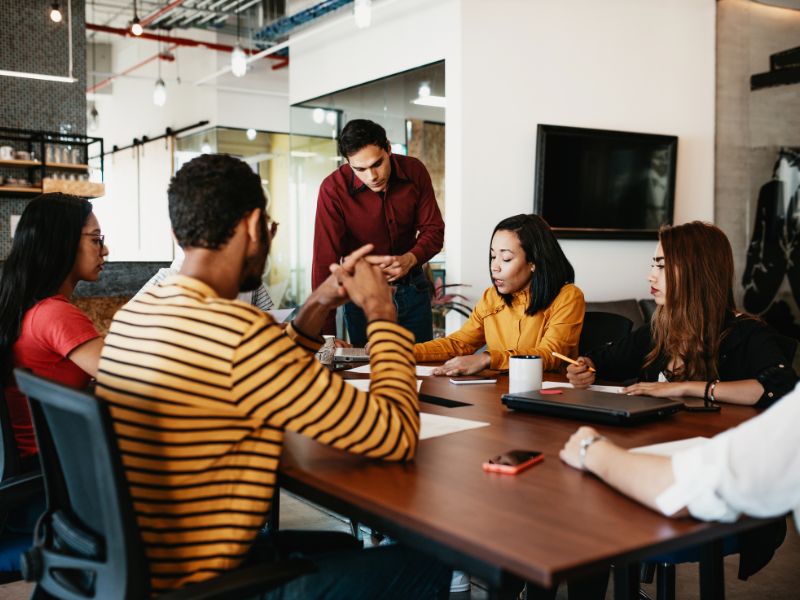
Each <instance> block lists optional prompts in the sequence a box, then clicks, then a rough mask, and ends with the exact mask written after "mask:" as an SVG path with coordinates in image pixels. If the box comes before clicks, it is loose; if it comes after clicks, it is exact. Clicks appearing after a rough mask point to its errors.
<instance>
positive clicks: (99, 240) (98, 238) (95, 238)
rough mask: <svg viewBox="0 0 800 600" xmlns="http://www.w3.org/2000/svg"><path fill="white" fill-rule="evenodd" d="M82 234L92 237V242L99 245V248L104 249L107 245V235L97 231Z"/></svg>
mask: <svg viewBox="0 0 800 600" xmlns="http://www.w3.org/2000/svg"><path fill="white" fill-rule="evenodd" d="M81 235H88V236H89V237H90V238H92V243H93V244H94V245H95V246H97V249H98V250H102V249H103V246H105V245H106V236H104V235H97V234H96V233H83V234H81Z"/></svg>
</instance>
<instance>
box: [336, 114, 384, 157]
mask: <svg viewBox="0 0 800 600" xmlns="http://www.w3.org/2000/svg"><path fill="white" fill-rule="evenodd" d="M370 145H372V146H377V147H378V148H383V149H384V150H386V151H387V152H389V151H390V150H391V148H392V146H391V145H390V144H389V140H388V138H387V137H386V130H385V129H384V128H383V127H381V126H380V125H378V124H377V123H375V122H374V121H370V120H368V119H353V120H352V121H349V122H348V123H347V125H345V126H344V129H342V133H341V134H339V154H341V155H342V156H344V157H345V158H347V157H348V156H352V155H353V154H355V153H356V152H358V151H359V150H361V149H362V148H364V147H366V146H370Z"/></svg>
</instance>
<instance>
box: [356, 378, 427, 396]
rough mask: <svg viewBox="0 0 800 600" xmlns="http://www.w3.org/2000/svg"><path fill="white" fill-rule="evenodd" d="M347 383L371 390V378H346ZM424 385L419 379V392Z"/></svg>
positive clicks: (365, 390)
mask: <svg viewBox="0 0 800 600" xmlns="http://www.w3.org/2000/svg"><path fill="white" fill-rule="evenodd" d="M344 382H345V383H349V384H350V385H352V386H353V387H354V388H358V389H359V390H361V391H362V392H368V391H369V382H370V380H369V379H345V380H344ZM421 387H422V379H417V393H419V389H420V388H421Z"/></svg>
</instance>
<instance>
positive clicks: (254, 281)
mask: <svg viewBox="0 0 800 600" xmlns="http://www.w3.org/2000/svg"><path fill="white" fill-rule="evenodd" d="M259 242H260V243H259V245H258V246H259V247H258V252H256V254H255V255H253V256H249V257H247V258H246V259H245V263H244V269H243V274H242V281H241V283H240V284H239V291H240V292H252V291H255V290H257V289H258V288H259V287H260V286H261V284H262V283H263V282H262V281H261V276H262V275H263V274H264V268H265V267H266V265H267V256H268V255H269V246H270V240H269V237H268V234H267V226H266V221H265V222H264V223H263V227H262V228H261V239H260V240H259Z"/></svg>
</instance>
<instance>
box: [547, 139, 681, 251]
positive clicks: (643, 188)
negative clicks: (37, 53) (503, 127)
mask: <svg viewBox="0 0 800 600" xmlns="http://www.w3.org/2000/svg"><path fill="white" fill-rule="evenodd" d="M677 153H678V138H677V137H676V136H672V135H652V134H647V133H630V132H624V131H606V130H602V129H582V128H578V127H561V126H557V125H539V128H538V134H537V143H536V182H535V190H536V193H535V198H534V203H533V210H534V212H536V213H538V214H540V215H541V216H542V217H543V218H544V219H545V220H546V221H547V222H548V223H549V224H550V226H551V227H552V228H553V230H554V232H555V233H556V235H557V236H558V237H571V238H607V239H608V238H626V239H653V238H656V237H657V235H658V228H659V227H660V226H661V225H662V224H664V223H667V224H671V223H672V213H673V207H674V205H675V166H676V163H677Z"/></svg>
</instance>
